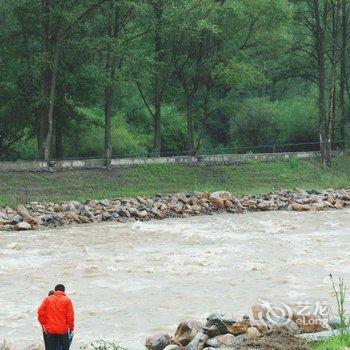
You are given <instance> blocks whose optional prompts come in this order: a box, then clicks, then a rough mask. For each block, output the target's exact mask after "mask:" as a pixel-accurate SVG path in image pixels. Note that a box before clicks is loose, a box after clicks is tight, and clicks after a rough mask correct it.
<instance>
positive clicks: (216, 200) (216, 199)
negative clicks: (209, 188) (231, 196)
mask: <svg viewBox="0 0 350 350" xmlns="http://www.w3.org/2000/svg"><path fill="white" fill-rule="evenodd" d="M209 200H210V203H211V204H213V205H215V206H216V207H217V208H219V209H226V206H225V200H224V199H223V198H221V197H220V195H218V194H216V192H214V193H212V194H211V195H210V197H209Z"/></svg>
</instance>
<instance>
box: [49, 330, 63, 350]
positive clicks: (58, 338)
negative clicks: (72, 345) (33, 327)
mask: <svg viewBox="0 0 350 350" xmlns="http://www.w3.org/2000/svg"><path fill="white" fill-rule="evenodd" d="M44 342H45V350H56V349H57V345H59V346H60V348H61V349H62V350H69V337H68V333H66V334H50V333H46V334H44Z"/></svg>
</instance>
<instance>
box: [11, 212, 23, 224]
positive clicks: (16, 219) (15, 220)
mask: <svg viewBox="0 0 350 350" xmlns="http://www.w3.org/2000/svg"><path fill="white" fill-rule="evenodd" d="M22 221H23V217H22V216H21V215H18V214H17V215H15V216H14V217H13V218H12V219H11V225H16V224H19V223H20V222H22Z"/></svg>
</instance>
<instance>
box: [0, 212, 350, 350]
mask: <svg viewBox="0 0 350 350" xmlns="http://www.w3.org/2000/svg"><path fill="white" fill-rule="evenodd" d="M329 273H333V274H334V275H338V274H342V275H343V276H344V277H345V279H346V281H347V282H348V283H350V210H348V209H346V210H338V211H327V212H306V213H295V212H265V213H262V212H261V213H249V214H244V215H229V214H226V215H215V216H198V217H192V218H187V219H167V220H163V221H149V222H135V223H128V224H120V223H108V224H96V225H95V224H90V225H81V226H71V227H65V228H59V229H51V230H46V231H35V232H24V233H22V232H20V233H18V232H10V233H8V232H0V340H1V339H4V338H6V339H9V340H11V341H12V342H14V343H15V344H16V345H17V346H18V348H19V349H24V348H26V346H28V345H30V344H32V343H38V342H40V340H41V330H40V327H39V325H38V324H37V321H36V309H37V307H38V305H39V303H40V301H41V299H42V298H43V297H45V295H46V293H47V292H48V290H49V289H51V288H53V286H54V285H55V284H57V283H64V284H65V285H66V287H67V292H68V294H69V295H70V296H71V298H72V299H73V302H74V305H75V309H76V324H77V326H76V335H75V341H74V345H73V349H79V347H80V346H81V345H82V344H84V343H86V342H89V341H91V340H95V339H100V338H104V339H115V340H117V341H118V342H119V343H120V344H122V345H124V346H126V347H128V349H130V350H140V349H142V348H143V343H144V340H145V338H146V337H147V336H148V335H150V334H153V333H158V332H162V331H169V332H171V333H173V332H174V330H175V328H176V325H177V324H178V322H179V321H180V320H183V319H199V320H203V319H205V317H206V316H207V315H208V313H210V312H213V311H223V312H225V313H228V314H232V315H243V314H244V313H250V307H251V305H253V304H254V303H255V302H256V301H257V300H258V299H259V298H261V299H267V300H270V301H285V302H298V301H303V302H305V301H309V302H314V301H330V302H332V299H333V297H332V296H331V288H330V283H329V277H328V275H329Z"/></svg>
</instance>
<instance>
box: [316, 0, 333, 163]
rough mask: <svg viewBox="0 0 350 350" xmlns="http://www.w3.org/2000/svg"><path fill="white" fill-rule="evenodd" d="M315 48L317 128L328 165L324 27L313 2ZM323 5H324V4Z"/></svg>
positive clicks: (328, 137)
mask: <svg viewBox="0 0 350 350" xmlns="http://www.w3.org/2000/svg"><path fill="white" fill-rule="evenodd" d="M314 6H315V8H314V11H315V22H316V27H315V48H316V55H317V70H318V112H319V128H320V152H321V159H322V165H323V166H324V167H329V166H330V165H331V153H330V145H329V143H330V135H328V132H327V131H328V123H327V110H326V97H325V88H326V86H325V85H326V78H325V77H326V74H325V48H324V40H325V35H324V27H323V25H322V24H321V14H320V12H319V8H318V3H317V2H315V5H314ZM324 6H325V5H324Z"/></svg>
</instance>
